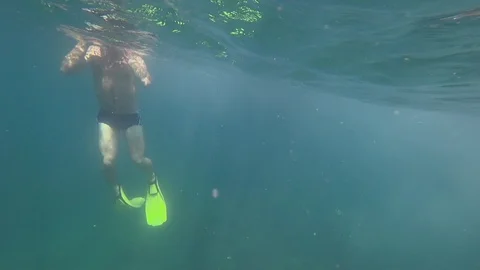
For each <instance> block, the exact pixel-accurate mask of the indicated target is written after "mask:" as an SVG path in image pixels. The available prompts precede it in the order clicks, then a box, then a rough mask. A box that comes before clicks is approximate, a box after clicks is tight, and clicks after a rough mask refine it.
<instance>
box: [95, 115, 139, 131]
mask: <svg viewBox="0 0 480 270" xmlns="http://www.w3.org/2000/svg"><path fill="white" fill-rule="evenodd" d="M97 121H98V123H104V124H107V125H109V126H110V127H111V128H114V129H117V130H126V129H127V128H129V127H131V126H136V125H140V114H139V113H129V114H116V113H112V112H107V111H104V110H100V111H99V112H98V115H97Z"/></svg>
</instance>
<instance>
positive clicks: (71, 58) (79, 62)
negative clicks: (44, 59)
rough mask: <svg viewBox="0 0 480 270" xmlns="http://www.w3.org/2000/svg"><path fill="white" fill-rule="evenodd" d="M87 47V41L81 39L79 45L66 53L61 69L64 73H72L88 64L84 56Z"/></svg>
mask: <svg viewBox="0 0 480 270" xmlns="http://www.w3.org/2000/svg"><path fill="white" fill-rule="evenodd" d="M86 47H87V46H86V43H85V42H83V41H79V42H78V43H77V45H75V47H74V48H73V49H72V50H71V51H70V52H69V53H68V54H67V55H65V57H64V59H63V62H62V66H61V67H60V70H61V71H62V72H64V73H67V74H70V73H73V72H75V71H78V70H79V69H80V68H82V67H83V66H84V65H85V64H86V61H85V58H84V55H85V51H86Z"/></svg>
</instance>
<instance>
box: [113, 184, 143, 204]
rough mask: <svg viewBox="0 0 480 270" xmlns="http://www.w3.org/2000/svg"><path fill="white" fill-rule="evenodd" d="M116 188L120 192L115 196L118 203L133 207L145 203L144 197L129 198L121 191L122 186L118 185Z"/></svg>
mask: <svg viewBox="0 0 480 270" xmlns="http://www.w3.org/2000/svg"><path fill="white" fill-rule="evenodd" d="M118 188H119V191H120V192H119V195H118V197H117V201H118V202H119V203H120V204H123V205H127V206H130V207H133V208H140V207H142V206H143V204H144V203H145V199H144V198H142V197H135V198H132V199H129V198H128V197H127V195H126V194H125V191H123V187H122V186H119V187H118Z"/></svg>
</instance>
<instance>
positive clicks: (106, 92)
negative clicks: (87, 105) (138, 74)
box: [91, 52, 138, 114]
mask: <svg viewBox="0 0 480 270" xmlns="http://www.w3.org/2000/svg"><path fill="white" fill-rule="evenodd" d="M91 65H92V70H93V77H94V84H95V85H94V87H95V92H96V96H97V99H98V103H99V105H100V109H101V110H105V111H107V112H111V113H116V114H130V113H136V112H137V110H138V107H137V96H136V92H137V89H136V88H135V83H134V82H135V74H134V72H133V70H132V68H131V66H130V65H129V64H128V59H127V57H126V56H125V54H124V53H123V52H118V54H117V55H116V56H112V54H107V55H104V56H102V57H101V58H100V59H98V61H95V62H94V63H91Z"/></svg>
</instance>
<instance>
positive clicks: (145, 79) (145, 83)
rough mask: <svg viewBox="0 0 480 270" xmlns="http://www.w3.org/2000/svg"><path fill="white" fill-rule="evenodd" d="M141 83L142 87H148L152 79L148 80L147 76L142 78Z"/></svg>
mask: <svg viewBox="0 0 480 270" xmlns="http://www.w3.org/2000/svg"><path fill="white" fill-rule="evenodd" d="M142 82H143V85H145V86H149V85H150V84H152V79H151V78H150V76H148V77H145V78H143V79H142Z"/></svg>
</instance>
